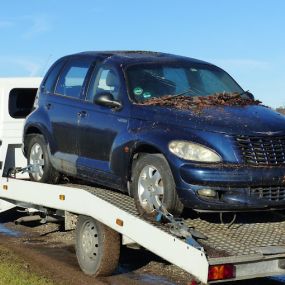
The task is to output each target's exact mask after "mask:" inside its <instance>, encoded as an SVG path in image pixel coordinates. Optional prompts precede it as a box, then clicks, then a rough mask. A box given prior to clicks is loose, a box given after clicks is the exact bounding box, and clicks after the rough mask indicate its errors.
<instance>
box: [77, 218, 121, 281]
mask: <svg viewBox="0 0 285 285" xmlns="http://www.w3.org/2000/svg"><path fill="white" fill-rule="evenodd" d="M120 246H121V240H120V235H119V233H117V232H115V231H114V230H112V229H111V228H109V227H107V226H105V225H104V224H102V223H100V222H99V221H96V220H95V219H93V218H91V217H88V216H79V218H78V221H77V225H76V243H75V249H76V256H77V260H78V263H79V266H80V268H81V270H82V271H83V272H84V273H86V274H88V275H92V276H108V275H111V274H112V273H113V272H114V271H115V269H116V268H117V266H118V263H119V257H120Z"/></svg>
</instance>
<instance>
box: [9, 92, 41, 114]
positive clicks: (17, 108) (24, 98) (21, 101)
mask: <svg viewBox="0 0 285 285" xmlns="http://www.w3.org/2000/svg"><path fill="white" fill-rule="evenodd" d="M37 90H38V89H37V88H14V89H12V90H11V91H10V94H9V114H10V116H11V117H13V118H15V119H24V118H26V117H27V116H28V115H29V114H30V113H31V112H32V110H33V105H34V101H35V97H36V94H37Z"/></svg>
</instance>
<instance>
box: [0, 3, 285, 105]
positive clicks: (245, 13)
mask: <svg viewBox="0 0 285 285" xmlns="http://www.w3.org/2000/svg"><path fill="white" fill-rule="evenodd" d="M284 15H285V1H284V0H272V1H269V0H250V1H248V0H239V1H234V0H199V1H194V0H176V1H170V0H144V1H134V0H121V1H118V0H109V1H108V0H81V1H71V0H69V1H67V0H57V1H56V0H49V1H47V0H46V1H45V0H26V1H23V0H9V1H2V3H1V9H0V36H1V42H0V77H6V76H42V75H43V74H44V72H45V71H46V69H47V68H48V67H49V66H50V65H51V64H52V62H54V61H55V60H56V59H57V58H59V57H61V56H63V55H66V54H70V53H75V52H80V51H86V50H118V49H140V50H154V51H163V52H170V53H175V54H180V55H186V56H190V57H194V58H198V59H202V60H206V61H210V62H212V63H214V64H217V65H219V66H220V67H222V68H224V69H225V70H227V71H228V72H229V73H230V74H231V75H232V76H233V77H234V78H235V79H236V80H237V81H238V82H239V83H240V84H241V86H242V87H243V88H244V89H246V90H247V89H249V90H250V91H251V92H252V93H254V95H255V97H256V98H258V99H260V100H262V101H263V102H264V103H265V104H267V105H269V106H272V107H278V106H285V68H284V66H285V16H284Z"/></svg>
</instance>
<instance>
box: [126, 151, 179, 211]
mask: <svg viewBox="0 0 285 285" xmlns="http://www.w3.org/2000/svg"><path fill="white" fill-rule="evenodd" d="M132 178H133V179H132V184H131V186H132V193H133V196H134V199H135V204H136V207H137V210H138V212H139V213H140V214H141V215H144V216H146V217H154V216H155V215H156V213H157V212H156V209H158V208H160V206H161V205H162V204H163V205H164V207H165V208H166V209H167V210H168V211H169V212H170V213H171V214H173V215H176V216H179V215H180V214H181V213H182V211H183V205H182V203H181V202H180V200H179V198H178V195H177V193H176V186H175V182H174V178H173V175H172V172H171V169H170V167H169V165H168V162H167V160H166V159H165V157H164V156H163V155H161V154H145V155H141V156H140V157H139V158H138V160H137V161H136V162H135V164H134V167H133V175H132Z"/></svg>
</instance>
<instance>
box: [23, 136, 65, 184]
mask: <svg viewBox="0 0 285 285" xmlns="http://www.w3.org/2000/svg"><path fill="white" fill-rule="evenodd" d="M27 159H28V165H33V166H34V171H33V172H31V173H29V175H30V178H31V180H32V181H36V182H42V183H51V184H55V183H57V182H58V180H59V177H60V175H59V173H58V172H57V171H56V170H55V169H54V168H53V166H52V165H51V162H50V160H49V155H48V150H47V143H46V141H45V139H44V137H43V136H42V135H39V134H35V135H32V136H30V139H29V140H28V146H27Z"/></svg>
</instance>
